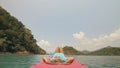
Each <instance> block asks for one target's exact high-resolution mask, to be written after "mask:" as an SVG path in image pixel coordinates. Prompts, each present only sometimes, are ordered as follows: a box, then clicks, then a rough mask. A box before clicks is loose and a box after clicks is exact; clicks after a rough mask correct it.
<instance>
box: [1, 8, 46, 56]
mask: <svg viewBox="0 0 120 68" xmlns="http://www.w3.org/2000/svg"><path fill="white" fill-rule="evenodd" d="M25 51H27V52H29V53H33V54H45V53H46V52H45V51H44V50H43V49H41V48H39V46H37V44H36V40H35V39H34V37H33V35H32V34H31V31H30V30H29V29H27V28H25V26H24V25H23V24H22V23H21V22H20V21H18V20H17V19H16V18H15V17H13V16H11V15H10V14H9V13H8V12H7V11H6V10H5V9H3V8H2V7H0V52H10V53H16V52H25Z"/></svg>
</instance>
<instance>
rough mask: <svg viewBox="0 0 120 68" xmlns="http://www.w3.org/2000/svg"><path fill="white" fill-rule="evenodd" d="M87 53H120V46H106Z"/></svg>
mask: <svg viewBox="0 0 120 68" xmlns="http://www.w3.org/2000/svg"><path fill="white" fill-rule="evenodd" d="M87 55H109V56H110V55H111V56H112V55H120V47H110V46H108V47H105V48H102V49H99V50H96V51H93V52H90V53H88V54H87Z"/></svg>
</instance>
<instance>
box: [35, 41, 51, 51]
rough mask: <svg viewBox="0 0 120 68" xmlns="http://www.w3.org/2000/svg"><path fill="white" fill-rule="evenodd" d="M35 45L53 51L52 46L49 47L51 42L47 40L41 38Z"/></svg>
mask: <svg viewBox="0 0 120 68" xmlns="http://www.w3.org/2000/svg"><path fill="white" fill-rule="evenodd" d="M37 45H38V46H39V47H41V48H43V49H44V50H45V51H47V52H52V51H53V47H51V44H50V42H49V41H45V40H41V41H39V42H37Z"/></svg>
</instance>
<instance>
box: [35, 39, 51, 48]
mask: <svg viewBox="0 0 120 68" xmlns="http://www.w3.org/2000/svg"><path fill="white" fill-rule="evenodd" d="M37 44H38V46H40V47H42V46H50V42H48V41H45V40H41V41H40V42H37Z"/></svg>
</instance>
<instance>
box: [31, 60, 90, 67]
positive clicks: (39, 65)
mask: <svg viewBox="0 0 120 68" xmlns="http://www.w3.org/2000/svg"><path fill="white" fill-rule="evenodd" d="M30 68H88V67H87V66H85V65H83V64H80V63H79V62H77V61H73V62H72V63H71V64H70V65H50V64H46V63H45V62H43V61H42V62H40V63H37V64H36V65H33V66H31V67H30Z"/></svg>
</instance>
